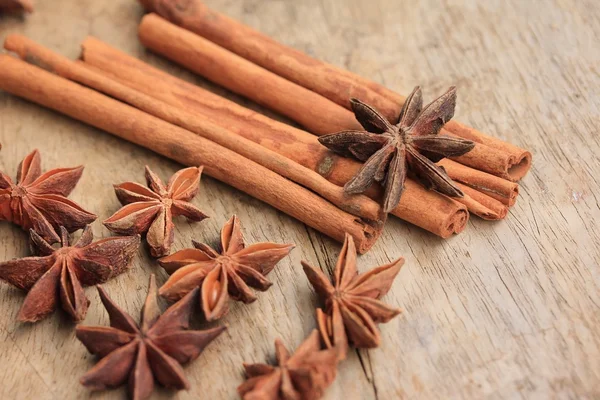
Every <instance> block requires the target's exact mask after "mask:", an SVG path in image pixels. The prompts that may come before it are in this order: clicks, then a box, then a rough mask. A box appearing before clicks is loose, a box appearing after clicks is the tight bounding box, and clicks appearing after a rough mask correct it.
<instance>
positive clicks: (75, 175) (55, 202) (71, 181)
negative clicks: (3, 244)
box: [0, 150, 97, 243]
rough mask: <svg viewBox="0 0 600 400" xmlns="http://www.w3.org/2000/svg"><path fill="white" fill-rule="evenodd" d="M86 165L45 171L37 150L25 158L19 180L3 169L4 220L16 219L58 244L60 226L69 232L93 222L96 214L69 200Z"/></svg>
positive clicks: (0, 203)
mask: <svg viewBox="0 0 600 400" xmlns="http://www.w3.org/2000/svg"><path fill="white" fill-rule="evenodd" d="M82 173H83V167H82V166H79V167H74V168H57V169H53V170H50V171H48V172H46V173H44V174H42V160H41V157H40V153H39V151H37V150H34V151H33V152H31V153H30V154H29V155H27V157H25V158H24V159H23V161H21V163H20V164H19V168H18V170H17V183H16V184H15V183H13V181H12V180H11V179H10V177H9V176H8V175H6V174H4V173H2V172H0V220H5V221H10V222H13V223H15V224H17V225H19V226H21V228H23V229H25V230H29V229H34V230H35V231H36V232H37V233H38V234H39V235H40V236H41V237H43V238H44V239H46V240H48V241H49V242H51V243H56V242H58V241H59V240H60V237H59V236H58V235H57V234H56V231H57V230H58V227H59V226H63V227H65V228H66V229H67V231H69V232H73V231H76V230H78V229H81V228H83V227H84V226H86V225H87V224H89V223H91V222H93V221H94V220H95V219H96V218H97V217H96V215H94V214H92V213H90V212H87V211H85V210H84V209H83V208H81V207H80V206H79V205H78V204H77V203H75V202H73V201H71V200H69V199H67V196H68V195H69V194H70V193H71V192H72V191H73V189H75V186H76V185H77V182H79V178H81V174H82Z"/></svg>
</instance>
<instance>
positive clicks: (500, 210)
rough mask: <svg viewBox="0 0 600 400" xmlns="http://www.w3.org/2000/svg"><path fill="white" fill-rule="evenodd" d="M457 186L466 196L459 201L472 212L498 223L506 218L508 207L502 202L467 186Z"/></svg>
mask: <svg viewBox="0 0 600 400" xmlns="http://www.w3.org/2000/svg"><path fill="white" fill-rule="evenodd" d="M457 184H458V186H459V187H460V188H461V190H462V191H463V192H464V194H465V196H464V197H463V198H461V199H459V201H460V202H461V203H463V204H464V205H466V206H467V207H468V208H469V211H470V212H472V213H473V214H475V215H477V216H478V217H479V218H482V219H485V220H488V221H498V220H501V219H504V218H506V215H507V214H508V207H507V206H505V205H504V204H502V203H501V202H500V201H498V200H496V199H494V198H492V197H490V196H488V195H486V194H483V193H481V192H479V191H477V190H475V189H473V188H471V187H469V186H467V185H463V184H460V183H457Z"/></svg>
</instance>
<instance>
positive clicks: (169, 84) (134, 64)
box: [5, 35, 468, 251]
mask: <svg viewBox="0 0 600 400" xmlns="http://www.w3.org/2000/svg"><path fill="white" fill-rule="evenodd" d="M5 47H6V48H7V49H9V50H11V51H16V52H17V53H19V55H20V57H21V58H23V59H30V58H39V59H43V62H44V63H45V64H46V65H51V66H52V69H53V70H54V71H56V73H58V74H61V75H63V76H66V77H68V78H69V79H73V80H76V81H79V82H81V83H83V84H84V85H86V86H93V85H92V81H91V79H85V80H84V79H82V76H81V75H83V74H78V75H77V74H75V73H73V68H67V67H66V63H65V62H63V61H64V58H62V60H61V61H58V59H57V58H56V57H52V56H51V55H50V54H49V53H48V51H44V50H43V49H42V48H40V46H39V45H36V44H35V43H34V42H32V41H31V40H28V39H26V38H24V37H22V36H18V35H9V36H8V37H7V39H6V42H5ZM82 48H83V53H82V58H83V60H84V62H80V64H82V66H85V67H87V69H88V70H90V71H96V72H97V73H98V74H102V75H103V76H104V80H107V79H108V80H110V78H112V79H115V80H117V81H118V82H120V83H122V84H123V85H127V86H129V87H131V88H132V89H134V90H135V91H136V92H139V93H145V94H146V95H148V96H152V97H153V98H155V99H156V100H160V101H164V102H165V103H168V104H169V105H171V106H173V107H176V108H177V109H180V110H184V111H185V112H186V113H190V114H193V115H195V116H196V120H197V119H198V118H197V117H198V116H202V120H203V121H206V120H208V121H211V122H213V123H215V124H218V125H221V126H223V127H224V128H226V129H227V130H230V131H231V133H232V134H231V136H234V137H233V139H234V140H238V139H237V138H236V136H237V137H244V138H246V139H249V140H251V141H253V142H256V143H259V144H260V145H261V146H264V147H265V148H268V149H270V150H273V151H275V152H277V153H278V154H280V155H283V156H285V157H287V158H289V159H290V160H294V161H295V162H297V163H298V164H301V165H303V166H304V167H306V168H309V169H311V170H313V171H316V172H318V173H319V174H321V175H323V177H325V178H326V179H327V180H329V181H331V182H332V183H333V184H335V185H340V186H343V185H344V184H345V183H346V182H347V181H348V180H349V179H350V178H351V177H352V176H353V175H354V173H355V172H357V171H358V169H359V168H360V163H358V162H357V161H355V160H353V159H349V158H345V157H340V156H338V155H337V154H334V153H333V152H331V151H330V150H328V149H327V148H326V147H324V146H322V145H321V144H320V143H319V142H318V140H317V137H316V136H314V135H312V134H310V133H309V132H306V131H302V130H300V129H297V128H294V127H292V126H291V125H287V124H284V123H281V122H279V121H276V120H273V119H270V118H268V117H266V116H264V115H262V114H258V113H256V112H254V111H251V110H249V109H246V108H244V107H241V106H239V105H238V104H237V103H234V102H231V101H229V100H227V99H225V98H223V97H220V96H217V95H215V94H214V93H212V92H208V91H206V90H204V89H202V88H200V87H198V86H195V85H192V84H190V83H189V82H186V81H183V80H181V79H179V78H176V77H175V76H173V75H169V74H167V73H166V72H163V71H160V70H158V69H156V68H154V67H152V66H150V65H149V64H146V63H144V62H142V61H141V60H138V59H136V58H134V57H131V56H129V55H127V54H125V53H123V52H121V51H119V50H117V49H115V48H112V47H110V46H109V45H107V44H106V43H103V42H101V41H99V40H98V39H95V38H92V37H90V38H87V39H86V40H85V41H84V42H83V44H82ZM50 53H51V52H50ZM97 87H98V86H96V88H97ZM107 93H108V92H107ZM109 94H110V95H112V96H114V97H118V96H116V93H115V92H110V93H109ZM123 100H124V101H126V102H130V104H131V100H130V99H127V100H125V98H124V97H123ZM171 115H173V113H171ZM233 133H235V134H236V135H233ZM263 159H264V157H263ZM269 168H270V169H273V168H272V167H271V166H269ZM273 170H274V171H276V170H275V169H273ZM287 177H289V178H290V179H291V177H290V176H287ZM298 182H300V181H299V180H298ZM301 184H302V185H304V186H307V187H309V188H311V187H310V186H309V185H307V184H305V183H301ZM377 186H378V185H377ZM405 186H406V188H405V191H404V193H403V196H402V198H401V200H400V204H399V205H398V207H397V208H396V209H394V210H393V211H392V213H393V214H394V215H396V216H398V217H400V218H402V219H404V220H406V221H408V222H410V223H413V224H415V225H417V226H419V227H421V228H424V229H426V230H428V231H430V232H433V233H435V234H436V235H439V236H442V237H449V236H451V235H452V234H453V233H459V232H461V231H462V230H463V229H464V227H465V226H466V223H467V220H468V213H467V210H466V207H465V206H463V205H462V204H460V203H458V202H457V201H455V200H454V199H450V198H448V197H446V196H444V195H441V194H439V193H436V192H433V191H428V190H426V189H425V188H423V187H422V186H420V185H419V184H417V183H416V182H415V181H413V180H412V179H410V178H408V179H407V180H406V182H405ZM340 189H341V191H342V192H343V188H340ZM379 189H380V188H379V187H373V188H372V189H370V190H369V191H367V193H366V194H368V195H369V196H373V197H374V198H379V191H380V190H379ZM313 190H314V189H313ZM319 193H324V192H319ZM323 196H324V197H325V195H324V194H323ZM346 197H348V198H349V199H354V198H356V196H347V195H346ZM336 204H339V206H340V208H342V209H345V207H343V205H342V204H340V203H336ZM361 209H362V210H366V209H367V208H361ZM346 229H347V228H346ZM340 241H343V236H342V237H341V238H340ZM357 245H358V242H357ZM359 251H360V250H359Z"/></svg>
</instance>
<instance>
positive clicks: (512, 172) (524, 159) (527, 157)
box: [506, 150, 532, 182]
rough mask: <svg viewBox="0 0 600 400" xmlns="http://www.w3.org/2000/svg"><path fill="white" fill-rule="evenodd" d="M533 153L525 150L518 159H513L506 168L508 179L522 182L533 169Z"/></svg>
mask: <svg viewBox="0 0 600 400" xmlns="http://www.w3.org/2000/svg"><path fill="white" fill-rule="evenodd" d="M531 160H532V156H531V153H530V152H528V151H526V150H523V153H521V154H520V156H518V157H511V159H510V160H509V164H508V166H507V168H506V178H507V179H509V180H510V181H512V182H517V181H519V180H521V178H523V177H524V176H525V175H527V172H529V169H531Z"/></svg>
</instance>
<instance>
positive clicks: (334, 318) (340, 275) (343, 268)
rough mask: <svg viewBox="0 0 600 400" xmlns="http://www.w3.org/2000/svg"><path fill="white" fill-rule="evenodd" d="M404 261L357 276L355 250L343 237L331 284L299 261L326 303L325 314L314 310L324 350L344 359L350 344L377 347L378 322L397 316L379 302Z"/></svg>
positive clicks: (351, 243)
mask: <svg viewBox="0 0 600 400" xmlns="http://www.w3.org/2000/svg"><path fill="white" fill-rule="evenodd" d="M403 264H404V259H403V258H399V259H397V260H395V261H393V262H391V263H389V264H386V265H382V266H380V267H377V268H373V269H372V270H370V271H368V272H366V273H364V274H360V275H359V274H358V271H357V268H356V248H355V246H354V241H353V239H352V237H351V236H350V235H346V239H345V240H344V245H343V247H342V251H341V252H340V255H339V257H338V261H337V263H336V266H335V269H334V276H333V284H331V283H330V281H329V280H328V279H327V277H326V276H325V274H324V273H323V272H322V271H321V270H320V269H318V268H315V267H312V266H311V265H310V264H308V263H306V262H304V261H303V262H302V266H303V268H304V272H305V273H306V276H307V278H308V280H309V282H310V283H311V285H312V286H313V287H314V289H315V291H316V292H317V294H318V295H319V297H321V298H322V299H323V300H324V301H325V311H323V310H320V309H318V310H317V322H318V325H319V331H320V332H321V336H322V338H323V341H324V342H325V344H326V346H327V347H333V348H335V349H336V351H337V354H338V357H339V358H340V359H344V358H345V357H346V354H347V351H348V347H349V344H353V345H354V346H356V347H358V348H371V347H377V346H379V344H380V342H381V338H380V333H379V330H378V329H377V325H376V324H377V323H384V322H388V321H389V320H390V319H392V318H393V317H395V316H396V315H398V314H399V313H400V310H399V309H395V308H392V307H390V306H388V305H386V304H384V303H383V302H381V301H380V300H379V298H380V297H381V296H383V295H385V294H386V293H387V292H388V291H389V289H390V287H391V285H392V282H393V281H394V279H395V277H396V276H397V275H398V273H399V272H400V268H401V267H402V265H403Z"/></svg>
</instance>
